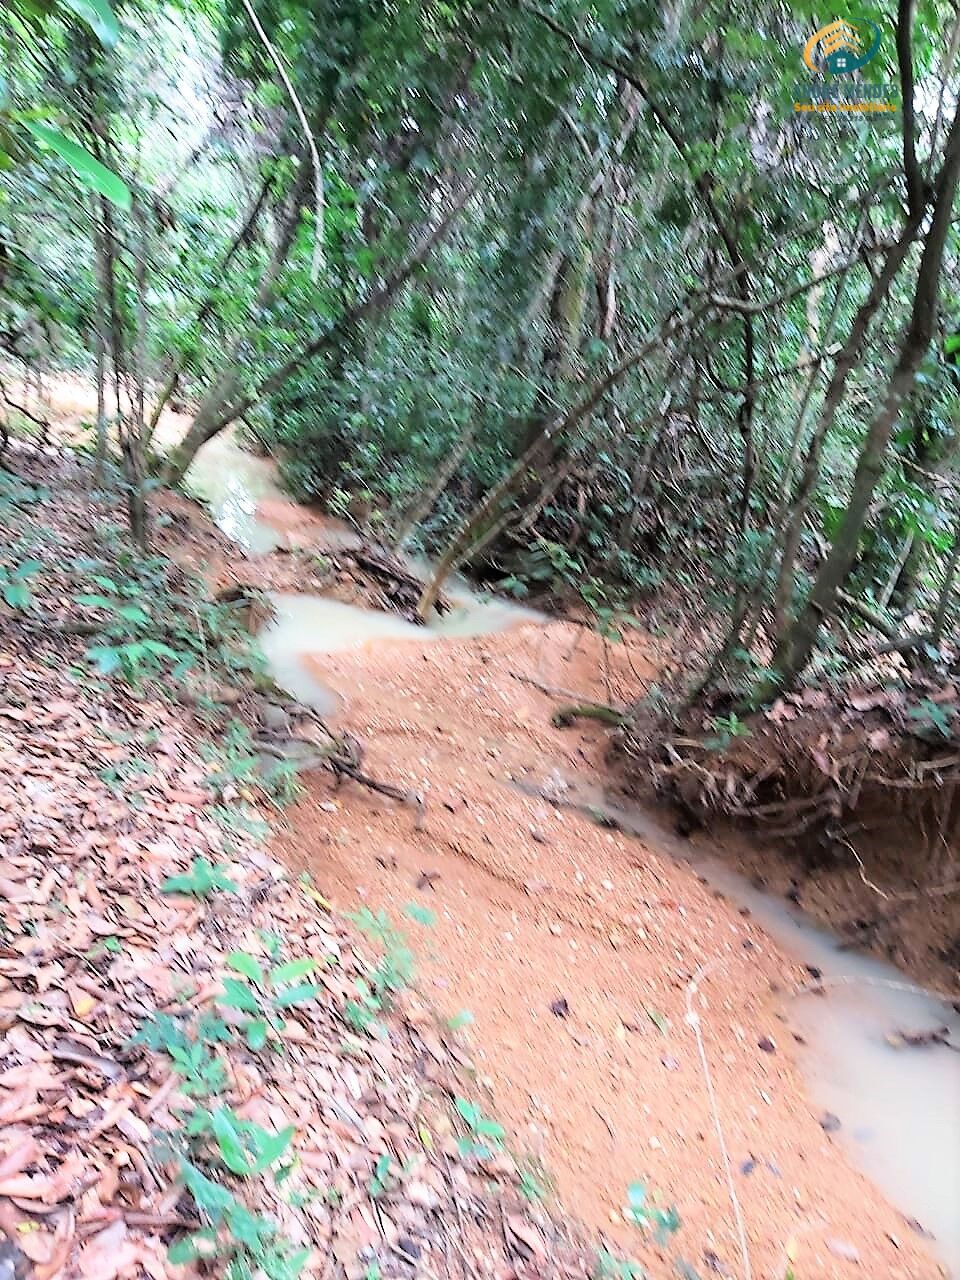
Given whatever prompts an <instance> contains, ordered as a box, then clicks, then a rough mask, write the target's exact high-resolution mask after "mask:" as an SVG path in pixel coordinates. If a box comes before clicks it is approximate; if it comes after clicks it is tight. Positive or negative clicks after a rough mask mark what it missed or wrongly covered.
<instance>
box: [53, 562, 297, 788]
mask: <svg viewBox="0 0 960 1280" xmlns="http://www.w3.org/2000/svg"><path fill="white" fill-rule="evenodd" d="M95 563H97V562H95ZM98 567H101V566H100V565H98ZM102 567H103V568H106V567H107V566H106V565H102ZM174 575H175V571H174V570H173V568H172V567H171V565H170V563H169V561H167V560H165V559H162V558H160V557H156V556H154V557H143V558H137V557H134V556H132V555H130V554H126V555H124V556H122V557H119V558H118V562H117V564H116V566H115V567H114V569H113V572H112V574H110V573H106V572H94V573H91V575H90V577H89V583H90V585H91V586H94V587H97V588H98V590H96V591H80V592H77V593H76V594H75V596H74V602H75V603H76V604H77V605H79V606H80V607H81V608H82V609H83V610H84V611H85V612H86V613H88V614H91V615H93V617H94V618H95V619H96V620H97V624H98V627H99V630H100V632H101V634H102V637H103V639H102V640H101V641H100V642H98V643H96V644H92V645H90V646H89V647H88V648H87V651H86V656H87V658H88V660H89V661H90V662H91V663H92V664H93V665H94V666H95V667H96V669H97V670H98V671H99V672H100V674H101V675H106V676H110V675H114V674H118V675H121V676H122V677H123V678H124V679H125V680H127V681H128V682H129V683H130V684H132V685H134V686H139V685H140V684H141V683H142V682H143V681H144V680H145V679H147V678H149V677H151V676H158V675H161V674H163V675H166V676H168V677H170V678H172V679H173V680H175V681H181V680H184V679H185V678H186V677H187V676H188V675H189V674H191V673H193V672H197V673H198V675H199V673H201V672H202V679H203V681H204V682H207V683H208V682H209V680H210V679H211V678H212V676H213V675H214V673H217V674H220V675H221V676H222V677H223V678H224V679H227V678H229V677H230V676H231V675H233V673H235V672H236V673H243V674H250V673H253V672H256V671H257V670H258V659H257V658H256V656H255V654H254V653H253V651H252V648H251V644H250V640H249V637H248V636H247V635H246V634H245V633H244V632H243V631H242V629H241V628H240V626H239V624H238V622H237V620H236V617H235V616H234V614H233V612H232V610H231V609H230V608H229V606H226V605H222V604H219V603H217V602H216V601H211V600H209V599H208V598H207V596H206V593H205V592H204V591H203V590H202V588H201V587H200V584H199V583H196V582H193V581H191V580H187V581H186V582H181V583H177V582H176V581H175V576H174ZM288 785H289V781H288V780H287V779H284V780H283V781H279V782H277V783H276V786H277V788H278V790H280V791H281V792H282V791H283V788H284V787H285V786H288Z"/></svg>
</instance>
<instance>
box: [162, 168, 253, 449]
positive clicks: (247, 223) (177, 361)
mask: <svg viewBox="0 0 960 1280" xmlns="http://www.w3.org/2000/svg"><path fill="white" fill-rule="evenodd" d="M274 177H275V174H274V173H270V174H269V175H268V177H266V178H265V179H264V180H263V182H262V183H261V185H260V190H259V192H258V193H257V198H256V200H255V201H254V202H253V204H252V205H251V206H250V210H249V212H248V213H247V216H246V218H245V219H244V222H243V226H242V227H241V228H240V230H239V231H238V232H237V234H236V235H235V236H234V238H233V240H232V241H231V243H230V247H229V248H228V249H227V252H226V253H225V254H224V255H223V258H222V259H221V260H220V264H219V267H218V269H217V273H218V276H219V277H220V279H221V280H222V279H223V277H224V275H225V273H226V270H227V268H228V267H229V266H230V263H231V262H232V261H233V259H234V258H235V257H236V256H237V254H238V253H239V252H240V250H241V249H242V248H243V246H244V245H247V244H250V242H251V241H252V239H253V233H254V230H255V228H256V225H257V222H258V221H259V219H260V215H261V214H262V212H263V209H264V206H265V205H266V203H267V197H268V196H269V194H270V189H271V187H272V186H273V182H274ZM215 309H216V302H215V299H214V297H213V295H211V296H209V297H207V298H206V299H205V300H204V301H203V303H202V304H201V306H200V310H199V311H198V312H197V319H196V323H197V326H198V328H199V327H201V326H202V325H204V324H205V323H206V322H207V320H208V319H209V318H210V316H211V315H212V314H213V312H214V310H215ZM188 359H189V358H188V356H187V355H186V353H185V352H181V353H180V354H179V355H178V356H176V357H175V358H174V359H173V360H172V361H171V362H170V364H169V367H168V370H167V374H166V377H165V380H164V384H163V387H162V388H161V391H160V395H159V396H158V397H157V400H156V402H155V404H154V406H153V409H152V410H151V412H150V421H149V422H148V423H147V431H146V439H145V441H144V443H145V445H146V446H147V447H148V448H149V446H150V443H151V441H152V440H153V436H154V432H155V431H156V429H157V423H158V422H159V421H160V415H161V414H162V413H163V411H164V409H165V408H166V407H167V405H168V403H169V402H170V397H171V396H172V395H174V393H175V392H176V389H177V386H178V384H179V382H180V378H181V377H182V375H183V371H184V369H185V368H186V367H187V364H188Z"/></svg>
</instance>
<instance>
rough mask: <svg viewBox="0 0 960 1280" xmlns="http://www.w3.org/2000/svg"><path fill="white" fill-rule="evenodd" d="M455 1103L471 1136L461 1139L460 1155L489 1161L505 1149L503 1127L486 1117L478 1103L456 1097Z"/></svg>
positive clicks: (459, 1144)
mask: <svg viewBox="0 0 960 1280" xmlns="http://www.w3.org/2000/svg"><path fill="white" fill-rule="evenodd" d="M453 1103H454V1106H455V1107H456V1108H457V1111H458V1112H459V1113H460V1116H461V1118H462V1119H463V1120H464V1121H466V1124H467V1128H468V1129H469V1130H470V1136H469V1137H467V1138H461V1139H460V1141H459V1143H458V1146H459V1148H460V1154H461V1155H463V1156H473V1157H474V1158H475V1159H477V1160H489V1159H490V1157H491V1156H492V1155H493V1153H494V1151H495V1150H496V1151H499V1150H501V1149H502V1148H503V1140H504V1138H505V1136H506V1134H505V1133H504V1129H503V1126H502V1125H500V1124H498V1123H497V1122H496V1120H491V1119H490V1118H489V1117H488V1116H485V1115H484V1114H483V1112H482V1111H481V1109H480V1107H479V1106H478V1104H477V1103H476V1102H470V1101H469V1100H468V1099H467V1098H461V1097H456V1098H454V1100H453Z"/></svg>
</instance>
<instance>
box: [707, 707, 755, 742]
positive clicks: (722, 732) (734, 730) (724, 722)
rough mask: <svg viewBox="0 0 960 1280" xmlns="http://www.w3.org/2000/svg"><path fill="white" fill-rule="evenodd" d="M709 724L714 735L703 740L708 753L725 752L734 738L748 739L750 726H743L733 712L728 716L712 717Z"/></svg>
mask: <svg viewBox="0 0 960 1280" xmlns="http://www.w3.org/2000/svg"><path fill="white" fill-rule="evenodd" d="M710 724H711V726H712V728H713V729H714V730H715V734H714V735H713V736H712V737H709V738H704V740H703V745H704V746H705V747H706V748H707V750H708V751H726V749H727V747H729V745H730V743H731V742H732V741H733V740H734V738H749V737H750V733H751V730H750V726H749V725H748V724H744V722H743V721H742V720H741V719H740V717H739V716H738V715H737V714H736V712H734V711H731V713H730V714H729V715H728V716H712V717H711V718H710Z"/></svg>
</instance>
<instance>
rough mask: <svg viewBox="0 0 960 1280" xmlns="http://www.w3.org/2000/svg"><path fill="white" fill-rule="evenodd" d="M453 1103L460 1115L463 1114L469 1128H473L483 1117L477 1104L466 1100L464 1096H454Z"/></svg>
mask: <svg viewBox="0 0 960 1280" xmlns="http://www.w3.org/2000/svg"><path fill="white" fill-rule="evenodd" d="M454 1105H455V1106H456V1108H457V1110H458V1111H459V1112H460V1114H461V1116H463V1118H464V1120H466V1122H467V1124H468V1125H469V1126H470V1128H471V1129H475V1128H476V1127H477V1125H478V1124H479V1122H480V1121H481V1119H482V1118H483V1112H482V1111H481V1110H480V1108H479V1107H478V1106H477V1104H476V1103H475V1102H470V1101H468V1100H467V1099H466V1098H460V1097H457V1098H454Z"/></svg>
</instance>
